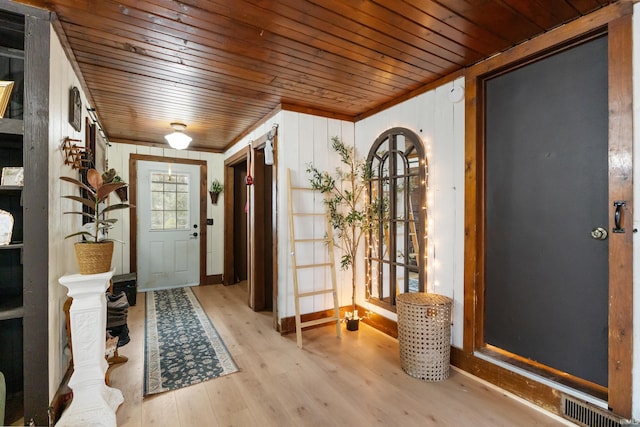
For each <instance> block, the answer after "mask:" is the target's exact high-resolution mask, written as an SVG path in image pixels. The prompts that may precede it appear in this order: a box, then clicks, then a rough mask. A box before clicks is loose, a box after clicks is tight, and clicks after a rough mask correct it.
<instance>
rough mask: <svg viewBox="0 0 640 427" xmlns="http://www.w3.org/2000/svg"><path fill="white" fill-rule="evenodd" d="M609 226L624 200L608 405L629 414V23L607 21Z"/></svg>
mask: <svg viewBox="0 0 640 427" xmlns="http://www.w3.org/2000/svg"><path fill="white" fill-rule="evenodd" d="M608 39H609V198H610V199H609V206H610V210H609V227H610V229H613V228H614V227H615V221H614V209H613V202H614V201H617V200H624V201H625V202H626V205H625V207H624V209H623V212H622V227H623V228H624V229H625V232H624V233H610V235H609V408H610V409H611V410H612V411H613V412H615V413H617V414H620V415H622V416H623V417H625V418H631V409H632V395H633V387H632V376H631V373H632V365H633V231H632V230H633V222H632V219H633V125H632V123H633V64H632V53H633V52H632V48H633V46H632V44H633V23H632V18H631V15H626V16H623V17H621V18H619V19H616V20H615V21H613V22H611V23H610V24H609V38H608Z"/></svg>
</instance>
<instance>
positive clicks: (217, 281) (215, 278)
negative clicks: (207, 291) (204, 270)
mask: <svg viewBox="0 0 640 427" xmlns="http://www.w3.org/2000/svg"><path fill="white" fill-rule="evenodd" d="M221 284H222V274H212V275H211V276H206V277H205V282H204V285H205V286H206V285H221Z"/></svg>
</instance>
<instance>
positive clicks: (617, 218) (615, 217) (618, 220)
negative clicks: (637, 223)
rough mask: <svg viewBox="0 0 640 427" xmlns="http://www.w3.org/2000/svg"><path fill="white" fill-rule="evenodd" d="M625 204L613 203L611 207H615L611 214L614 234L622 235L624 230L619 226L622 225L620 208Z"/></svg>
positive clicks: (620, 201) (621, 202)
mask: <svg viewBox="0 0 640 427" xmlns="http://www.w3.org/2000/svg"><path fill="white" fill-rule="evenodd" d="M626 204H627V202H626V201H624V200H619V201H616V202H613V206H615V207H616V211H615V212H614V213H613V222H614V223H615V224H614V226H613V232H614V233H624V228H622V227H620V225H621V224H622V207H623V206H624V205H626Z"/></svg>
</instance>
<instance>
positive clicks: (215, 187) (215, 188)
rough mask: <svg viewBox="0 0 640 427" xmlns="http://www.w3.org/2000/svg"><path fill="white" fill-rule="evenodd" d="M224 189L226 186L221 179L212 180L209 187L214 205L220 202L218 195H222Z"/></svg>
mask: <svg viewBox="0 0 640 427" xmlns="http://www.w3.org/2000/svg"><path fill="white" fill-rule="evenodd" d="M222 190H224V186H223V185H222V183H221V182H220V180H219V179H217V178H214V180H213V181H211V186H210V187H209V196H210V197H211V203H213V204H214V205H216V204H218V196H219V195H220V193H222Z"/></svg>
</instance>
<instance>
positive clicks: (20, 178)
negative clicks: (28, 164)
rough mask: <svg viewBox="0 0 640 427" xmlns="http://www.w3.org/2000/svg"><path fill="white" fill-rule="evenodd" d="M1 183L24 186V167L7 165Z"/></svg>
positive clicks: (3, 169)
mask: <svg viewBox="0 0 640 427" xmlns="http://www.w3.org/2000/svg"><path fill="white" fill-rule="evenodd" d="M0 185H3V186H16V187H22V186H24V168H22V167H6V168H2V178H1V180H0Z"/></svg>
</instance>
